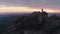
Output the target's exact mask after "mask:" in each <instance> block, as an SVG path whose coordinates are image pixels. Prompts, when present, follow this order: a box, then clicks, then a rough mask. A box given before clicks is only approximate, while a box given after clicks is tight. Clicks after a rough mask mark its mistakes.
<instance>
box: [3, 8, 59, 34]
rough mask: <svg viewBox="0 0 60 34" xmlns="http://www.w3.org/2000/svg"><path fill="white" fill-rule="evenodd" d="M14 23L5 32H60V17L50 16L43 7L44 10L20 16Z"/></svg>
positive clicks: (46, 33)
mask: <svg viewBox="0 0 60 34" xmlns="http://www.w3.org/2000/svg"><path fill="white" fill-rule="evenodd" d="M14 23H15V24H13V25H11V27H9V28H7V30H6V31H5V32H4V33H3V34H28V33H29V34H34V33H36V34H60V17H58V16H56V15H52V16H50V17H48V13H46V12H45V11H43V9H42V12H33V13H31V14H29V15H28V16H22V17H19V18H17V19H16V21H15V22H14Z"/></svg>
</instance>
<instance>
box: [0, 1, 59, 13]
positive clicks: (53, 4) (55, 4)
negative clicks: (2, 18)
mask: <svg viewBox="0 0 60 34" xmlns="http://www.w3.org/2000/svg"><path fill="white" fill-rule="evenodd" d="M42 8H43V9H44V10H45V11H46V12H49V13H60V0H0V13H5V12H33V11H41V9H42Z"/></svg>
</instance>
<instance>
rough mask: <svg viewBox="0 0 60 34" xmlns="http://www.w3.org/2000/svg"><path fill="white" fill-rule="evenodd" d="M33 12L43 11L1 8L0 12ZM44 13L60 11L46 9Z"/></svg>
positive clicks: (25, 8) (27, 8) (24, 8)
mask: <svg viewBox="0 0 60 34" xmlns="http://www.w3.org/2000/svg"><path fill="white" fill-rule="evenodd" d="M22 11H23V12H28V11H29V12H33V11H41V10H40V9H34V8H29V7H0V12H22ZM44 11H46V12H48V13H55V12H56V11H60V10H51V9H44Z"/></svg>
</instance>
